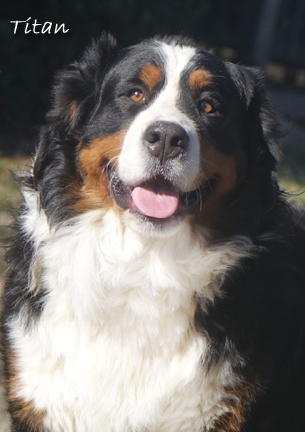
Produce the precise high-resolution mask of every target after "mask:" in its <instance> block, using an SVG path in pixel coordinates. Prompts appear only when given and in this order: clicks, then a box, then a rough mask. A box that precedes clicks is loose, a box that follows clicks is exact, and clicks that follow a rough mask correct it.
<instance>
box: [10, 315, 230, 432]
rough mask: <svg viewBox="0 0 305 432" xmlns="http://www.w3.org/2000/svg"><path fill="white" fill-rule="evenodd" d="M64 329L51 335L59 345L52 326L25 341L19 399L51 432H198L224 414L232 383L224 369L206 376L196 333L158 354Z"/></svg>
mask: <svg viewBox="0 0 305 432" xmlns="http://www.w3.org/2000/svg"><path fill="white" fill-rule="evenodd" d="M63 324H64V323H63V322H62V323H61V325H60V327H58V328H57V329H56V328H55V327H53V328H52V338H54V335H55V336H56V344H54V339H53V342H52V343H51V335H50V334H48V332H47V329H46V327H45V328H44V329H43V328H40V329H37V331H35V332H33V331H32V332H31V334H29V333H28V332H27V333H24V334H23V335H22V339H19V355H20V357H19V361H20V364H21V365H23V364H26V365H27V367H26V368H22V366H21V369H20V374H19V379H20V380H21V381H22V390H21V391H20V393H19V396H20V397H22V399H24V400H27V401H28V400H31V401H32V403H33V404H34V408H35V410H38V411H42V412H44V413H45V416H44V424H45V425H46V426H47V427H48V428H50V430H51V431H52V432H57V431H58V432H59V431H62V430H64V431H65V432H72V431H73V432H74V431H77V432H85V431H90V432H100V431H101V430H102V431H105V432H106V431H109V432H120V431H132V432H133V431H143V432H144V431H160V432H161V431H167V432H171V431H172V432H175V431H178V430H179V431H183V430H185V431H186V430H188V431H190V430H191V431H200V430H201V429H202V427H203V425H205V426H207V427H208V426H209V425H210V426H211V425H212V424H213V420H214V419H215V418H216V416H218V415H220V414H222V413H223V412H225V411H226V409H227V408H226V406H225V403H224V400H223V399H224V398H225V391H224V386H230V385H232V383H233V381H234V377H233V375H232V374H231V372H230V370H229V368H228V367H227V366H226V365H224V364H222V365H220V366H219V367H218V368H217V369H215V370H213V371H212V372H211V373H206V370H205V368H204V367H203V366H202V364H201V360H202V355H203V353H204V351H205V345H206V343H205V341H204V339H203V338H202V337H201V336H199V335H197V334H196V333H192V334H189V335H188V336H186V339H185V341H184V345H183V346H177V347H176V349H175V351H174V352H173V351H171V352H166V350H162V351H161V350H160V351H159V352H153V351H151V350H150V349H149V347H148V346H147V347H142V348H140V347H138V346H137V344H136V343H135V342H136V341H134V340H119V339H116V338H111V337H109V335H108V334H107V333H100V334H99V335H94V333H91V334H90V331H89V328H88V329H82V330H81V329H79V328H77V327H76V326H75V325H74V324H72V323H70V324H69V323H68V322H66V326H65V327H64V326H63ZM20 332H21V330H20V328H19V330H17V327H16V329H15V335H17V333H19V336H20ZM20 340H21V341H22V342H20Z"/></svg>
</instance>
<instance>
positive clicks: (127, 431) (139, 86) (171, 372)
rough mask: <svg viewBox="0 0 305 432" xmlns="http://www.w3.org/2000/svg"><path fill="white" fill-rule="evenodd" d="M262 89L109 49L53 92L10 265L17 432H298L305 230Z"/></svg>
mask: <svg viewBox="0 0 305 432" xmlns="http://www.w3.org/2000/svg"><path fill="white" fill-rule="evenodd" d="M279 155H280V132H279V127H278V122H277V120H276V115H275V111H274V109H273V107H272V105H271V103H270V102H269V100H268V98H267V96H266V93H265V90H264V83H263V77H262V75H261V73H260V72H259V71H258V70H256V69H254V68H248V67H244V66H240V65H235V64H232V63H230V62H226V61H223V60H221V59H219V58H217V57H216V56H214V55H213V54H212V53H210V52H207V51H204V50H202V49H201V48H200V47H197V46H196V45H195V44H194V43H193V42H192V41H191V40H189V39H187V38H182V37H164V38H161V37H160V38H154V39H149V40H145V41H143V42H141V43H139V44H138V45H135V46H131V47H128V48H120V47H118V45H117V43H116V41H115V39H114V38H113V37H112V36H111V35H107V34H103V35H102V36H101V38H100V39H99V40H97V41H95V42H93V44H92V46H91V47H90V48H89V49H88V50H87V51H86V52H85V54H84V55H83V57H82V59H81V60H80V61H78V62H75V63H74V64H72V65H70V66H68V67H67V68H65V69H63V70H61V71H60V72H59V73H58V74H57V75H56V76H55V83H54V88H53V94H52V107H51V109H50V111H49V113H48V114H47V118H46V125H45V127H44V128H43V130H42V133H41V139H40V143H39V147H38V150H37V153H36V156H35V158H34V160H33V164H32V168H31V169H30V170H29V171H28V172H24V173H21V174H20V175H19V178H18V181H19V183H20V185H21V193H22V202H21V207H20V212H19V213H18V215H17V217H16V219H15V222H14V226H13V228H14V234H13V237H12V240H11V245H10V247H9V249H8V251H7V257H6V259H7V263H8V270H7V275H6V283H5V291H4V294H3V300H2V301H3V311H2V350H3V356H4V361H5V377H6V389H7V401H8V410H9V413H10V416H11V422H12V426H11V427H12V429H11V430H12V431H13V432H46V431H48V432H62V431H64V432H101V431H102V432H178V431H179V432H182V431H188V432H190V431H193V432H239V431H244V432H287V431H289V432H301V431H304V430H305V410H304V406H305V377H304V370H305V353H304V335H305V313H304V309H305V293H304V291H305V231H304V216H303V215H302V212H301V211H300V210H296V209H293V208H292V207H291V206H290V204H288V203H287V200H286V198H285V194H284V193H283V192H282V191H281V190H280V188H279V186H278V183H277V180H276V175H275V172H276V168H277V163H278V159H279Z"/></svg>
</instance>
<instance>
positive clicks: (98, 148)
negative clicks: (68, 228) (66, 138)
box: [75, 129, 127, 212]
mask: <svg viewBox="0 0 305 432" xmlns="http://www.w3.org/2000/svg"><path fill="white" fill-rule="evenodd" d="M126 131H127V129H125V130H121V131H119V132H116V133H114V134H112V135H109V136H107V137H105V138H96V139H95V140H93V141H92V142H91V143H89V144H88V145H86V146H85V147H82V145H81V144H80V145H79V152H78V166H79V170H80V173H81V176H82V178H83V184H82V185H81V186H78V187H76V188H75V194H76V196H77V198H78V199H77V203H76V204H75V209H76V210H77V211H78V212H84V211H86V210H90V209H94V208H99V207H103V208H109V207H111V206H112V200H111V198H110V195H109V190H108V178H107V173H106V171H105V166H104V165H105V164H106V163H107V162H109V161H110V163H111V166H112V167H113V168H114V169H116V167H117V158H118V156H119V154H120V151H121V146H122V143H123V140H124V136H125V134H126Z"/></svg>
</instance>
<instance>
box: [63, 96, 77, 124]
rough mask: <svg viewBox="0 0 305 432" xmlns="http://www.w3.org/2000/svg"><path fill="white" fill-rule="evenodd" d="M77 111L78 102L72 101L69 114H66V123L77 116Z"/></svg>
mask: <svg viewBox="0 0 305 432" xmlns="http://www.w3.org/2000/svg"><path fill="white" fill-rule="evenodd" d="M76 111H77V103H76V102H75V101H73V102H71V104H70V106H69V108H68V114H67V115H66V118H65V121H66V123H70V122H71V121H72V120H73V118H74V117H75V114H76Z"/></svg>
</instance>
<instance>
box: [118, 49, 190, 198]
mask: <svg viewBox="0 0 305 432" xmlns="http://www.w3.org/2000/svg"><path fill="white" fill-rule="evenodd" d="M195 52H196V50H195V48H192V47H187V46H173V45H167V44H165V43H161V44H160V55H161V57H162V59H163V61H164V73H165V84H164V87H163V89H162V90H161V92H160V94H159V95H158V97H157V98H156V99H155V101H154V102H153V103H152V104H151V105H150V106H149V107H148V108H147V109H145V110H144V111H141V112H140V113H139V114H138V115H137V116H136V118H135V119H134V121H133V122H132V124H131V126H130V128H129V130H128V132H127V133H126V136H125V139H124V143H123V147H122V151H121V154H120V156H119V161H118V172H119V176H120V178H121V179H122V180H123V181H124V182H125V183H127V184H129V185H131V186H135V185H138V184H139V183H141V182H143V181H145V180H147V179H148V178H150V176H151V175H152V172H151V171H152V168H153V165H154V161H153V160H152V157H151V155H150V153H149V151H148V149H147V148H146V146H145V145H144V143H143V135H144V132H145V130H146V129H147V128H148V127H149V126H150V125H152V124H153V123H155V122H158V121H165V122H174V123H177V124H179V125H181V126H182V127H183V128H184V129H185V131H186V133H187V134H188V137H189V145H188V148H187V155H186V157H185V158H183V160H180V159H179V160H178V159H177V160H172V167H173V177H174V178H176V179H177V180H176V186H178V187H180V188H181V189H182V190H184V191H187V190H192V189H193V188H194V182H195V180H196V178H197V176H198V173H199V140H198V135H197V132H196V128H195V125H194V124H193V122H192V121H191V120H190V119H189V118H188V117H187V116H186V115H185V114H184V113H183V112H182V111H181V110H180V108H179V107H178V100H179V98H180V82H181V77H182V74H183V71H184V70H185V69H186V67H187V65H188V64H189V62H190V60H191V59H192V57H193V56H194V55H195Z"/></svg>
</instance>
